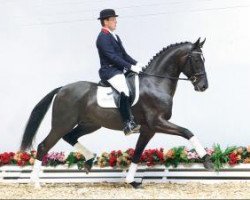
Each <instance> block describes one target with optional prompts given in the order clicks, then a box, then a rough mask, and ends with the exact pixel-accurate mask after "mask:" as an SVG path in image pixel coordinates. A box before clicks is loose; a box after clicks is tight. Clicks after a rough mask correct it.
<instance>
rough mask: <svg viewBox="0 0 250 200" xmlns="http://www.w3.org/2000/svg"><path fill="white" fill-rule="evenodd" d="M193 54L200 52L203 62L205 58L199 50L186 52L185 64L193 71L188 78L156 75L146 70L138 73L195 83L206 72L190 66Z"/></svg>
mask: <svg viewBox="0 0 250 200" xmlns="http://www.w3.org/2000/svg"><path fill="white" fill-rule="evenodd" d="M193 54H200V55H201V57H202V60H203V62H205V58H204V57H203V54H202V52H199V51H191V52H189V53H188V54H187V57H188V58H187V61H186V64H185V65H187V63H188V64H189V65H190V66H191V69H192V71H193V72H194V73H193V75H192V76H190V77H188V78H179V77H173V76H161V75H157V74H149V73H146V72H141V73H140V75H147V76H154V77H157V78H167V79H173V80H183V81H191V82H192V83H193V84H195V83H196V82H197V81H198V80H199V79H200V77H201V76H204V75H206V72H205V71H203V72H199V73H195V70H194V68H193V67H192V66H193V65H192V57H193Z"/></svg>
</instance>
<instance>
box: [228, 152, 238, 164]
mask: <svg viewBox="0 0 250 200" xmlns="http://www.w3.org/2000/svg"><path fill="white" fill-rule="evenodd" d="M235 164H237V154H236V153H231V154H229V165H235Z"/></svg>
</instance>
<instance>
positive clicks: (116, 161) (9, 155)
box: [0, 145, 250, 170]
mask: <svg viewBox="0 0 250 200" xmlns="http://www.w3.org/2000/svg"><path fill="white" fill-rule="evenodd" d="M206 151H207V153H208V154H209V155H211V158H212V161H213V163H214V165H215V168H216V170H219V169H221V168H223V165H226V164H228V165H230V166H233V165H237V164H239V163H250V146H248V147H236V146H233V147H227V148H226V149H225V150H222V149H221V147H220V145H215V146H214V147H213V148H210V149H209V148H206ZM133 154H134V149H132V148H130V149H127V150H126V151H121V150H118V151H111V152H109V153H108V152H103V153H102V154H101V155H100V156H98V157H97V159H96V160H95V163H94V164H95V166H99V167H101V168H103V167H113V168H127V167H128V166H129V165H130V163H131V160H132V156H133ZM35 158H36V151H31V152H16V153H13V152H4V153H1V154H0V166H2V165H17V166H27V165H33V164H34V160H35ZM84 162H85V158H84V156H83V155H82V154H81V153H79V152H70V153H69V154H68V155H67V156H65V154H64V153H63V152H60V153H58V152H52V153H49V154H46V155H45V156H44V157H43V161H42V165H43V166H58V165H65V164H66V165H67V166H68V167H70V166H71V165H73V164H76V165H77V167H78V169H82V168H83V164H84ZM202 162H203V160H202V159H200V158H199V157H198V155H197V153H196V151H195V150H194V149H190V150H189V149H187V148H186V147H184V146H181V147H174V148H172V149H169V150H164V149H163V148H160V149H147V150H145V151H144V152H143V154H142V156H141V158H140V163H139V164H140V165H147V166H155V165H165V166H166V167H170V166H173V167H178V165H180V164H193V163H202Z"/></svg>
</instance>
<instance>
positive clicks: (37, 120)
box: [20, 87, 62, 151]
mask: <svg viewBox="0 0 250 200" xmlns="http://www.w3.org/2000/svg"><path fill="white" fill-rule="evenodd" d="M61 88H62V87H59V88H56V89H54V90H53V91H51V92H50V93H49V94H47V95H46V96H45V97H44V98H43V99H42V100H41V101H40V102H39V103H38V104H37V105H36V106H35V108H34V109H33V110H32V112H31V115H30V118H29V120H28V122H27V124H26V127H25V131H24V134H23V138H22V142H21V147H20V149H21V150H22V151H25V150H26V149H28V148H30V147H31V145H32V141H33V138H34V136H35V134H36V132H37V129H38V128H39V126H40V124H41V122H42V119H43V118H44V116H45V114H46V112H47V111H48V109H49V106H50V104H51V102H52V99H53V97H54V95H55V94H56V93H57V92H58V91H59V90H60V89H61Z"/></svg>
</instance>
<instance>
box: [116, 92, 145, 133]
mask: <svg viewBox="0 0 250 200" xmlns="http://www.w3.org/2000/svg"><path fill="white" fill-rule="evenodd" d="M119 111H120V113H121V116H122V119H123V123H124V129H123V131H124V133H125V135H130V134H131V133H138V132H139V130H140V127H141V126H140V125H137V124H136V123H135V122H134V116H133V114H132V112H131V106H130V102H129V97H128V96H126V95H125V94H124V93H123V92H122V93H121V96H120V107H119Z"/></svg>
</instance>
